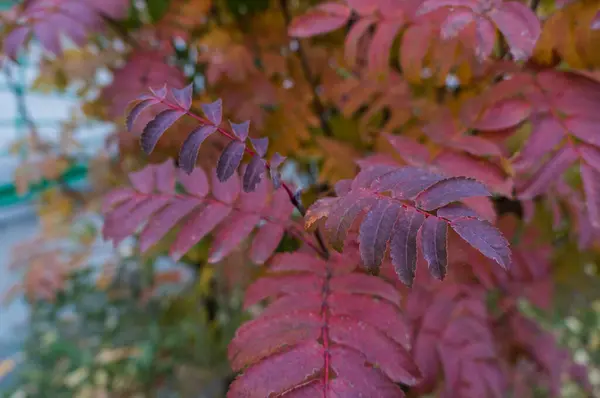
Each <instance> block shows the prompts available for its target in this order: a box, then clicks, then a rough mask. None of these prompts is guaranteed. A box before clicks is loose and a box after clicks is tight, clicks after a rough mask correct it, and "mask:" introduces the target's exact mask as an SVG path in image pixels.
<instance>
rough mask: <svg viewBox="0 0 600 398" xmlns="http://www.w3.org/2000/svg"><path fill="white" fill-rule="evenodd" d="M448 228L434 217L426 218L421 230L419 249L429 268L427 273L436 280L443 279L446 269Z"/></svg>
mask: <svg viewBox="0 0 600 398" xmlns="http://www.w3.org/2000/svg"><path fill="white" fill-rule="evenodd" d="M447 234H448V226H447V225H446V223H445V222H444V221H442V220H440V219H439V218H436V217H428V218H427V219H426V220H425V222H424V223H423V227H422V228H421V248H422V250H423V257H425V261H427V264H428V266H429V272H430V273H431V275H433V276H434V277H435V278H437V279H440V280H442V279H444V276H446V270H447V269H448V252H447V250H448V249H447V244H448V242H447Z"/></svg>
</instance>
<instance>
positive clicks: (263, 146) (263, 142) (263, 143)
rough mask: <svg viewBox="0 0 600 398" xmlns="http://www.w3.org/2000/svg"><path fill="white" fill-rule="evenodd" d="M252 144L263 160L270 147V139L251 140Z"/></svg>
mask: <svg viewBox="0 0 600 398" xmlns="http://www.w3.org/2000/svg"><path fill="white" fill-rule="evenodd" d="M250 142H251V143H252V147H253V148H254V150H255V151H256V153H257V154H258V155H259V156H260V157H261V158H262V157H264V156H265V155H266V153H267V148H268V147H269V138H268V137H263V138H250Z"/></svg>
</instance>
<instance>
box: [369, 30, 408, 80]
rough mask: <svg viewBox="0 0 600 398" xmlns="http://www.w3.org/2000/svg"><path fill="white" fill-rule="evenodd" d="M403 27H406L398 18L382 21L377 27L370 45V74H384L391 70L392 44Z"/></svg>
mask: <svg viewBox="0 0 600 398" xmlns="http://www.w3.org/2000/svg"><path fill="white" fill-rule="evenodd" d="M402 25H404V21H403V20H399V19H397V18H394V19H393V20H390V21H382V22H381V23H379V24H378V25H377V28H376V29H375V33H374V34H373V39H372V40H371V43H370V45H369V55H368V57H369V71H370V72H382V71H386V70H387V69H388V68H389V60H390V51H391V49H392V44H393V42H394V39H395V38H396V35H397V34H398V31H399V30H400V28H402Z"/></svg>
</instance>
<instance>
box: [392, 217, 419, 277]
mask: <svg viewBox="0 0 600 398" xmlns="http://www.w3.org/2000/svg"><path fill="white" fill-rule="evenodd" d="M424 221H425V216H424V215H423V214H421V213H419V212H418V211H416V210H414V209H406V210H404V211H401V214H400V217H399V218H398V219H397V220H396V224H395V225H394V230H393V232H392V240H391V242H390V257H391V258H392V264H393V265H394V268H395V269H396V274H398V278H400V280H401V281H402V282H403V283H404V284H405V285H408V286H412V283H413V279H414V278H415V271H416V268H417V233H418V232H419V229H420V228H421V226H422V225H423V222H424Z"/></svg>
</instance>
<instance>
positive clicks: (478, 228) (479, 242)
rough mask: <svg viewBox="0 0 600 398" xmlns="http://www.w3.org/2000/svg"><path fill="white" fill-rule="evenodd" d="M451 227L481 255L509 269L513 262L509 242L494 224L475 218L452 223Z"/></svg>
mask: <svg viewBox="0 0 600 398" xmlns="http://www.w3.org/2000/svg"><path fill="white" fill-rule="evenodd" d="M450 226H451V227H452V229H453V230H454V231H456V233H457V234H458V235H460V237H461V238H463V240H464V241H465V242H467V243H468V244H470V245H471V246H473V247H474V248H475V249H477V250H479V251H480V252H481V254H483V255H484V256H486V257H488V258H491V259H492V260H494V261H496V262H497V263H498V264H500V265H501V266H502V267H503V268H505V269H506V268H508V267H509V265H510V262H511V260H510V249H509V247H508V242H507V241H506V239H505V238H504V236H502V234H501V233H500V231H498V230H497V229H496V228H494V227H493V226H492V224H490V223H489V222H487V221H483V220H476V219H473V218H461V219H458V220H455V221H452V222H451V223H450Z"/></svg>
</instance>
